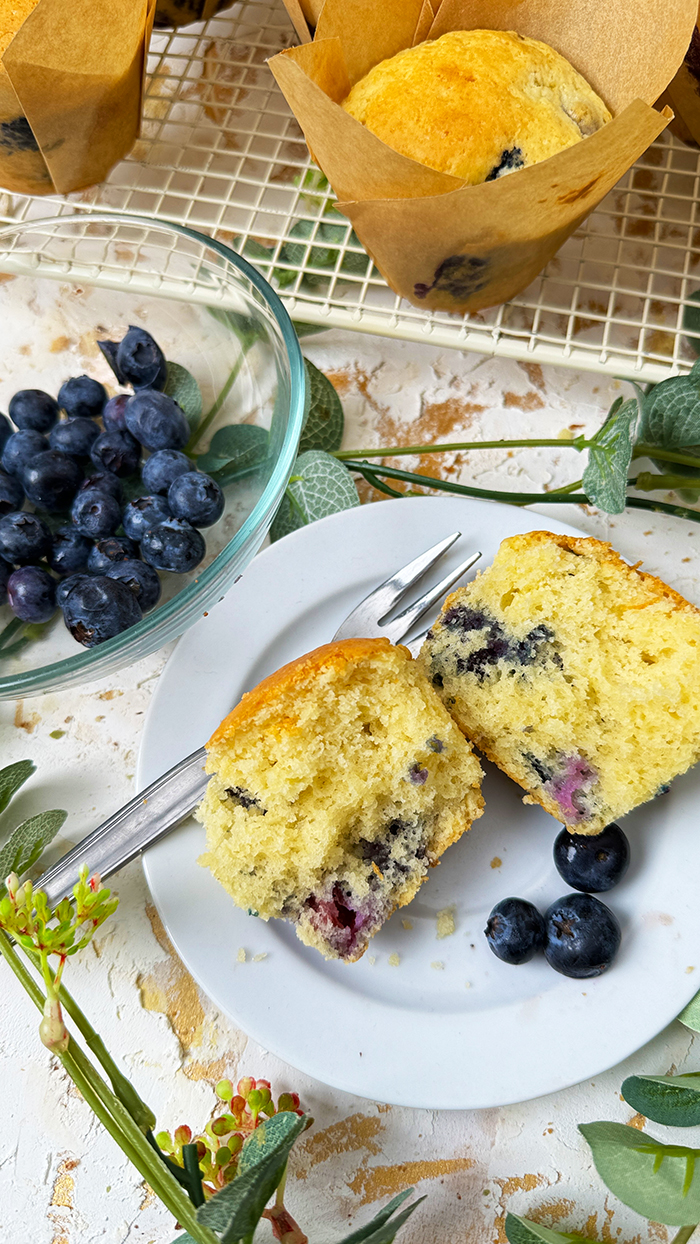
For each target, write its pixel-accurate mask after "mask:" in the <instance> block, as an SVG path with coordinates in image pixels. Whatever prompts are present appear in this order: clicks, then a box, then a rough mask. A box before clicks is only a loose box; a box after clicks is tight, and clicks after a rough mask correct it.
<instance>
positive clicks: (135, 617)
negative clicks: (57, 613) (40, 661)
mask: <svg viewBox="0 0 700 1244" xmlns="http://www.w3.org/2000/svg"><path fill="white" fill-rule="evenodd" d="M142 616H143V614H142V611H141V606H140V605H139V603H138V601H137V599H136V597H135V596H134V593H133V592H132V591H131V590H130V589H129V588H128V587H126V585H125V584H124V583H119V582H118V581H117V580H115V579H107V578H106V577H104V576H101V577H100V578H94V579H93V578H88V577H85V576H82V575H81V576H80V577H79V579H78V581H77V582H76V583H75V584H74V585H73V586H72V587H71V590H70V591H69V592H68V594H67V595H66V597H65V599H64V601H63V618H64V621H65V624H66V626H67V627H68V630H69V631H70V633H71V635H72V636H73V638H74V639H77V641H78V643H79V644H82V645H83V647H85V648H94V647H95V646H96V645H97V644H102V643H104V642H105V640H107V639H113V638H114V636H115V635H121V633H122V631H126V630H128V629H129V627H130V626H134V625H135V624H136V623H137V622H140V620H141V618H142Z"/></svg>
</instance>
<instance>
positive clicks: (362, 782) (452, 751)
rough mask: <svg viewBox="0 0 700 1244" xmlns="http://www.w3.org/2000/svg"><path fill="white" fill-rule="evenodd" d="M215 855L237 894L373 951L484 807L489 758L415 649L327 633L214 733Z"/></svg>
mask: <svg viewBox="0 0 700 1244" xmlns="http://www.w3.org/2000/svg"><path fill="white" fill-rule="evenodd" d="M207 749H208V762H207V771H208V772H209V773H211V774H212V777H211V780H210V782H209V785H208V787H207V791H206V794H205V797H204V800H203V802H202V803H201V804H200V807H199V809H198V812H197V815H198V817H199V819H200V820H201V821H202V823H203V824H204V825H205V826H206V830H207V850H206V852H205V853H204V855H203V856H202V857H201V860H200V863H202V864H204V865H206V866H207V867H208V868H210V869H211V871H212V873H213V874H214V876H215V877H216V879H217V881H220V882H221V884H222V885H223V886H224V887H225V889H226V890H228V892H229V894H230V895H231V897H232V898H233V900H234V902H236V903H237V904H238V906H239V907H242V908H244V909H246V910H247V911H249V912H251V913H252V914H254V915H256V916H261V917H262V919H263V920H268V919H269V918H270V917H271V916H275V917H280V918H282V919H285V920H290V921H292V923H293V924H294V926H295V928H296V932H297V936H298V937H299V938H301V940H302V941H303V942H305V943H306V944H307V945H309V946H315V947H316V948H317V949H318V950H320V951H321V953H322V954H323V955H325V956H326V958H329V959H346V960H354V959H359V958H360V956H361V955H362V954H363V953H364V951H365V949H366V947H367V943H368V941H369V939H370V938H371V937H372V936H373V935H374V934H375V933H376V932H377V930H378V929H379V928H380V927H381V925H382V924H383V923H384V921H385V920H386V919H387V918H388V917H389V916H390V915H391V913H392V911H393V910H394V909H395V908H396V907H402V906H404V904H406V903H409V902H410V901H411V899H412V898H413V897H414V895H415V894H416V892H417V890H418V889H419V887H420V886H421V885H422V883H423V881H425V878H426V876H427V873H428V868H429V867H430V866H431V865H433V864H437V863H438V862H439V858H440V856H441V855H442V853H443V851H445V850H446V849H447V847H448V846H450V844H451V843H453V842H455V841H456V840H457V839H458V838H459V837H460V836H461V835H462V834H463V833H464V831H465V830H467V829H469V827H470V825H471V823H472V821H474V820H475V819H476V818H477V817H479V816H481V813H482V808H483V800H482V798H481V792H480V785H481V776H482V774H481V767H480V765H479V762H478V760H477V759H476V757H475V756H474V754H473V752H472V749H471V745H470V744H469V743H468V742H467V740H466V739H465V738H464V736H463V735H462V733H461V732H460V730H459V729H458V728H457V726H456V725H455V723H454V722H453V720H452V718H451V717H450V715H449V713H448V712H447V711H446V709H445V708H444V707H443V705H442V703H441V701H440V698H439V697H438V696H437V695H436V693H435V691H434V690H433V688H432V687H431V685H430V683H429V681H428V680H427V679H426V677H425V675H424V674H423V672H422V670H421V669H420V668H419V667H418V665H417V664H416V662H414V661H413V660H412V659H411V657H410V654H409V653H408V651H407V650H406V649H405V648H402V647H400V646H396V647H395V646H393V645H392V644H390V643H389V642H388V640H385V639H350V640H346V641H344V642H341V643H333V644H327V645H325V647H323V648H317V649H316V651H315V652H311V653H309V654H308V655H307V656H304V657H301V658H299V660H297V661H293V662H292V663H291V664H290V665H286V666H284V668H283V669H281V670H279V671H278V672H277V673H276V674H273V675H272V676H271V677H270V678H266V679H265V681H264V682H262V683H260V685H259V686H258V687H256V688H255V690H254V691H251V692H250V694H249V695H245V696H244V697H243V699H242V701H241V703H240V704H239V705H238V707H237V708H235V709H234V710H233V712H232V713H231V714H230V715H229V716H228V717H227V718H226V720H225V721H224V722H223V723H222V724H221V725H220V726H219V728H218V730H217V731H216V733H215V734H214V735H213V737H212V738H211V739H210V741H209V743H208V745H207Z"/></svg>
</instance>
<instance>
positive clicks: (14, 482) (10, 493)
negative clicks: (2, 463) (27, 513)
mask: <svg viewBox="0 0 700 1244" xmlns="http://www.w3.org/2000/svg"><path fill="white" fill-rule="evenodd" d="M23 505H24V489H23V487H22V485H21V484H20V482H19V480H18V479H16V478H15V476H14V475H8V474H7V472H6V471H0V514H9V513H10V511H11V510H21V509H22V506H23Z"/></svg>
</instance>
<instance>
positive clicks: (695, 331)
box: [683, 289, 700, 354]
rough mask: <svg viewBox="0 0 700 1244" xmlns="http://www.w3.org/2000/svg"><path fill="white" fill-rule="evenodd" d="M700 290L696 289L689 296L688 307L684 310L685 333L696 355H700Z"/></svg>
mask: <svg viewBox="0 0 700 1244" xmlns="http://www.w3.org/2000/svg"><path fill="white" fill-rule="evenodd" d="M698 304H700V289H694V290H693V292H692V294H688V298H687V302H686V305H685V306H684V308H683V332H684V333H685V334H686V337H685V339H686V341H687V342H688V345H689V346H690V348H691V350H694V352H695V353H696V354H700V305H698Z"/></svg>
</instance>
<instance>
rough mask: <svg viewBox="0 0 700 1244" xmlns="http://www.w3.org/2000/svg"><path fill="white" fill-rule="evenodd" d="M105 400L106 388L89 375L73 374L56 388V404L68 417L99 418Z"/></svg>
mask: <svg viewBox="0 0 700 1244" xmlns="http://www.w3.org/2000/svg"><path fill="white" fill-rule="evenodd" d="M106 401H107V390H106V389H105V387H104V385H103V384H100V382H99V380H93V379H92V378H91V377H90V376H74V377H73V379H72V380H66V382H65V384H62V385H61V387H60V389H59V390H58V404H59V406H61V407H62V408H63V410H65V412H66V414H67V415H68V416H69V417H75V418H79V419H99V417H100V415H101V414H102V407H103V406H104V404H105V402H106Z"/></svg>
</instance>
